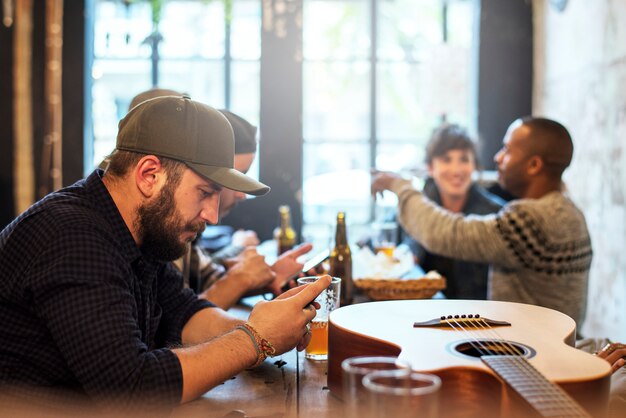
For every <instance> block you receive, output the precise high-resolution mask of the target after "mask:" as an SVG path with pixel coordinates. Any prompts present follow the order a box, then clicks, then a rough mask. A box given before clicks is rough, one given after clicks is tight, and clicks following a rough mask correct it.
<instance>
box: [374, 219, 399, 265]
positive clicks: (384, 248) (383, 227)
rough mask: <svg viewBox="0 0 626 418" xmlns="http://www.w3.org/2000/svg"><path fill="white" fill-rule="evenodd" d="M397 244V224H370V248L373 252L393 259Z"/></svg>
mask: <svg viewBox="0 0 626 418" xmlns="http://www.w3.org/2000/svg"><path fill="white" fill-rule="evenodd" d="M397 242H398V224H397V223H395V222H374V223H373V224H372V246H373V247H374V252H375V253H379V252H382V253H384V254H385V255H387V256H388V257H393V251H394V250H395V248H396V243H397Z"/></svg>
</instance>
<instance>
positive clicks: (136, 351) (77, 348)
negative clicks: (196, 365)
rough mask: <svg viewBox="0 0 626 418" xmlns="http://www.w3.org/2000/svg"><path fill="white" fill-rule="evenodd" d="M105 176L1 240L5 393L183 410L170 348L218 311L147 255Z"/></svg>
mask: <svg viewBox="0 0 626 418" xmlns="http://www.w3.org/2000/svg"><path fill="white" fill-rule="evenodd" d="M101 176H102V171H95V172H94V173H92V174H91V175H90V176H89V177H88V178H87V179H85V180H81V181H79V182H77V183H76V184H74V185H72V186H70V187H67V188H64V189H62V190H60V191H58V192H55V193H52V194H50V195H48V196H47V197H45V198H44V199H42V200H41V201H39V202H37V203H36V204H34V205H33V206H32V207H31V208H29V209H28V210H27V211H26V212H24V213H23V214H22V215H20V216H19V217H18V218H17V219H15V220H14V221H13V222H12V223H11V224H10V225H9V226H7V227H6V228H5V229H4V230H3V231H2V232H1V233H0V324H1V325H0V385H2V384H4V385H8V386H11V387H13V386H20V387H23V386H27V387H38V388H42V387H50V388H65V389H70V390H73V391H78V392H82V393H84V394H86V395H87V396H89V397H91V398H93V399H106V398H109V397H115V398H118V399H119V398H122V399H123V400H127V401H133V400H135V399H137V400H139V399H143V398H145V397H148V398H154V397H155V396H158V398H159V399H160V400H162V401H163V400H164V401H166V402H169V403H172V404H174V403H177V402H179V401H180V398H181V394H182V384H183V383H182V370H181V366H180V363H179V361H178V358H177V357H176V355H175V354H174V353H173V352H172V351H171V350H170V349H169V348H168V347H172V346H176V345H178V344H180V343H181V332H182V328H183V326H184V325H185V323H186V322H187V321H188V320H189V319H190V318H191V316H193V315H194V314H195V313H196V312H198V311H199V310H200V309H203V308H206V307H211V306H213V305H211V304H210V303H208V302H206V301H204V300H199V299H198V298H197V297H196V295H195V294H194V293H193V291H191V290H190V289H183V287H182V277H181V275H180V274H179V273H178V272H177V271H176V270H175V269H174V268H173V267H172V266H171V264H170V263H167V264H164V263H160V262H157V261H154V260H150V259H148V258H147V257H146V256H144V255H142V253H141V251H140V250H139V248H138V247H137V245H136V244H135V241H134V240H133V237H132V235H131V233H130V231H129V230H128V228H127V227H126V224H125V223H124V221H123V219H122V217H121V215H120V213H119V211H118V210H117V207H116V206H115V203H114V202H113V200H112V199H111V196H110V195H109V193H108V191H107V189H106V188H105V186H104V184H103V183H102V179H101Z"/></svg>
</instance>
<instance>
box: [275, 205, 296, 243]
mask: <svg viewBox="0 0 626 418" xmlns="http://www.w3.org/2000/svg"><path fill="white" fill-rule="evenodd" d="M278 213H279V214H280V227H278V229H277V231H276V242H277V244H278V255H281V254H282V253H284V252H285V251H289V250H291V249H292V248H293V247H294V246H295V245H296V231H294V229H293V228H292V227H291V211H290V209H289V206H287V205H282V206H280V207H279V208H278Z"/></svg>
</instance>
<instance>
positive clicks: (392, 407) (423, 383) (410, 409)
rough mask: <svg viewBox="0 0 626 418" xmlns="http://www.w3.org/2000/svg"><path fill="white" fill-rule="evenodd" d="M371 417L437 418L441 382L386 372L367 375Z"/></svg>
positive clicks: (365, 383)
mask: <svg viewBox="0 0 626 418" xmlns="http://www.w3.org/2000/svg"><path fill="white" fill-rule="evenodd" d="M363 386H364V387H365V389H366V390H367V392H368V395H369V396H368V397H369V406H370V410H371V414H372V415H371V416H372V417H395V418H410V417H416V418H417V417H419V418H438V414H439V389H440V388H441V379H440V378H439V377H438V376H435V375H433V374H425V373H415V372H412V373H409V374H406V373H398V371H396V370H384V371H377V372H372V373H369V374H367V375H366V376H365V377H364V378H363Z"/></svg>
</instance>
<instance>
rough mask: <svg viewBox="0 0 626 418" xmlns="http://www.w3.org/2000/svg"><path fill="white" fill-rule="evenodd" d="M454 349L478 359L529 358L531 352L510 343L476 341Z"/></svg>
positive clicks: (461, 344) (464, 343) (462, 344)
mask: <svg viewBox="0 0 626 418" xmlns="http://www.w3.org/2000/svg"><path fill="white" fill-rule="evenodd" d="M454 349H455V350H456V351H457V352H459V353H461V354H463V355H466V356H470V357H475V358H480V357H482V356H524V357H529V356H530V355H531V354H532V352H531V350H530V349H529V348H528V347H526V346H523V345H521V344H517V343H514V342H511V341H494V340H477V341H464V342H461V343H459V344H457V345H456V346H455V347H454Z"/></svg>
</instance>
